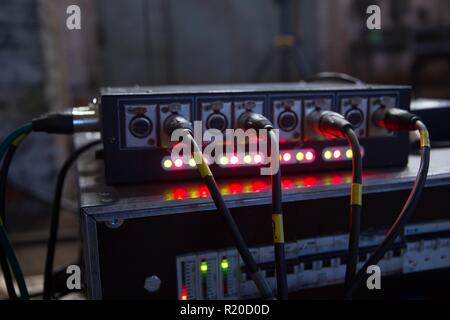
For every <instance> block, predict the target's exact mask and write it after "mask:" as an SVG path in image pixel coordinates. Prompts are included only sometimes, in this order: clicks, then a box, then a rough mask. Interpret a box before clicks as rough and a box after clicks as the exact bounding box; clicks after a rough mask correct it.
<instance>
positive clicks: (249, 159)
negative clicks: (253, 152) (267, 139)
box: [244, 155, 252, 164]
mask: <svg viewBox="0 0 450 320" xmlns="http://www.w3.org/2000/svg"><path fill="white" fill-rule="evenodd" d="M244 162H245V163H246V164H250V163H252V157H251V156H250V155H246V156H245V157H244Z"/></svg>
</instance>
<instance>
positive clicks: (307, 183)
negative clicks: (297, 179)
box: [303, 177, 317, 188]
mask: <svg viewBox="0 0 450 320" xmlns="http://www.w3.org/2000/svg"><path fill="white" fill-rule="evenodd" d="M316 183H317V180H316V178H315V177H306V178H305V179H303V184H304V185H305V187H307V188H311V187H314V186H315V185H316Z"/></svg>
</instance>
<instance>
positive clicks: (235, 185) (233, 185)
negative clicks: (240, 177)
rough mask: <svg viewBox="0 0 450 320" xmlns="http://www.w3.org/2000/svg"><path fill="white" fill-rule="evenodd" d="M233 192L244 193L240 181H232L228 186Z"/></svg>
mask: <svg viewBox="0 0 450 320" xmlns="http://www.w3.org/2000/svg"><path fill="white" fill-rule="evenodd" d="M228 189H229V190H230V193H231V194H240V193H242V190H243V187H242V184H240V183H230V185H229V186H228Z"/></svg>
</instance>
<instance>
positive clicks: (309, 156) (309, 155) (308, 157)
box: [305, 151, 314, 161]
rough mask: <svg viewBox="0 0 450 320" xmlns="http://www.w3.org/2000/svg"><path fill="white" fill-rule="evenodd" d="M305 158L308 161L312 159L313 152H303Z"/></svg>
mask: <svg viewBox="0 0 450 320" xmlns="http://www.w3.org/2000/svg"><path fill="white" fill-rule="evenodd" d="M305 158H306V160H308V161H312V160H313V159H314V154H313V153H312V152H311V151H308V152H307V153H306V154H305Z"/></svg>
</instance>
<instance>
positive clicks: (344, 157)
mask: <svg viewBox="0 0 450 320" xmlns="http://www.w3.org/2000/svg"><path fill="white" fill-rule="evenodd" d="M361 155H362V156H364V149H363V148H362V147H361ZM322 158H323V160H324V161H327V162H337V161H348V160H351V159H353V150H352V149H349V148H348V147H332V148H325V149H324V150H323V151H322Z"/></svg>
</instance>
